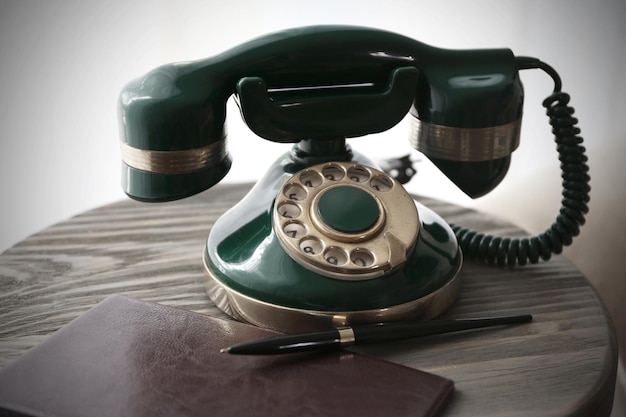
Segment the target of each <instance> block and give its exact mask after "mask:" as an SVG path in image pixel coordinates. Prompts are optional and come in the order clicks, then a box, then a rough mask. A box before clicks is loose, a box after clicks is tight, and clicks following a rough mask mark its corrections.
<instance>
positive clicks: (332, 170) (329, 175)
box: [322, 165, 345, 181]
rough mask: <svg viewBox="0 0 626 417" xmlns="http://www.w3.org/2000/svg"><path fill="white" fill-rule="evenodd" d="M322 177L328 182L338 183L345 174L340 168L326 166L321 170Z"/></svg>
mask: <svg viewBox="0 0 626 417" xmlns="http://www.w3.org/2000/svg"><path fill="white" fill-rule="evenodd" d="M322 175H323V176H324V177H325V178H326V179H328V180H330V181H339V180H341V179H342V178H343V177H344V176H345V173H344V171H343V169H341V167H340V166H337V165H326V166H325V167H324V168H322Z"/></svg>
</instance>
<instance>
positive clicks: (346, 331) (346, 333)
mask: <svg viewBox="0 0 626 417" xmlns="http://www.w3.org/2000/svg"><path fill="white" fill-rule="evenodd" d="M337 331H338V332H339V344H340V345H341V347H347V346H352V345H353V344H354V342H355V340H356V339H355V337H354V331H353V330H352V327H342V328H339V329H337Z"/></svg>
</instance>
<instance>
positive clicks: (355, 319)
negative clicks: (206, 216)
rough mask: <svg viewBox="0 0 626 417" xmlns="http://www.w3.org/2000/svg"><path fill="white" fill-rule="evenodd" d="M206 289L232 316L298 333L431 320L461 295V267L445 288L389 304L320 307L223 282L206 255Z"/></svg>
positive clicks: (282, 330)
mask: <svg viewBox="0 0 626 417" xmlns="http://www.w3.org/2000/svg"><path fill="white" fill-rule="evenodd" d="M203 264H204V272H205V278H206V283H205V284H206V291H207V294H208V295H209V298H211V300H212V301H213V302H214V303H215V305H216V306H217V307H218V308H219V309H220V310H222V311H224V312H225V313H226V314H228V315H230V316H231V317H233V318H235V319H237V320H241V321H243V322H246V323H250V324H253V325H255V326H259V327H263V328H267V329H272V330H276V331H280V332H283V333H295V332H302V331H314V330H322V329H328V328H331V327H342V326H348V325H355V324H374V323H381V322H390V321H398V320H429V319H432V318H435V317H437V316H438V315H440V314H442V313H443V312H444V311H446V310H447V309H448V308H449V307H450V305H452V304H453V303H454V301H455V300H456V299H457V297H458V295H459V292H460V287H461V280H460V278H459V276H458V272H459V270H460V267H461V262H459V264H458V269H457V270H456V271H455V272H454V273H453V274H452V278H451V279H450V280H449V281H448V282H446V283H445V284H444V285H443V286H442V287H441V288H439V289H437V290H435V291H433V292H431V293H430V294H427V295H425V296H423V297H421V298H418V299H415V300H412V301H409V302H406V303H402V304H398V305H393V306H389V307H385V308H377V309H369V310H355V311H316V310H309V309H299V308H293V307H287V306H281V305H278V304H272V303H269V302H266V301H262V300H258V299H255V298H253V297H250V296H247V295H244V294H242V293H241V292H239V291H236V290H235V289H233V288H231V287H229V286H228V285H226V284H225V283H223V282H221V281H220V280H219V279H218V278H217V277H216V276H215V274H214V273H213V272H212V270H211V268H210V267H209V266H208V260H207V251H206V250H205V251H204V256H203Z"/></svg>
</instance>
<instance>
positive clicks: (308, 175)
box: [300, 170, 323, 187]
mask: <svg viewBox="0 0 626 417" xmlns="http://www.w3.org/2000/svg"><path fill="white" fill-rule="evenodd" d="M300 182H301V183H302V184H304V185H306V186H307V187H318V186H320V185H321V184H322V182H323V179H322V176H321V174H320V173H319V172H317V171H309V170H307V171H304V172H303V173H302V174H300Z"/></svg>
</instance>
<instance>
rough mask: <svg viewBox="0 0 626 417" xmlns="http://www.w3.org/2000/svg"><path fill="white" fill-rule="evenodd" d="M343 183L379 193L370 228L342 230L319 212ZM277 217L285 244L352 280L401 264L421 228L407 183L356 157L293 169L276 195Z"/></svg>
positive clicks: (313, 266)
mask: <svg viewBox="0 0 626 417" xmlns="http://www.w3.org/2000/svg"><path fill="white" fill-rule="evenodd" d="M328 172H332V175H328ZM315 173H317V175H315ZM324 173H326V175H324ZM303 176H304V177H305V178H308V179H309V180H305V181H303V180H302V177H303ZM310 178H315V181H310ZM357 179H358V180H357ZM381 181H384V182H381ZM380 184H385V187H384V189H383V187H380V186H379V185H380ZM338 186H353V187H358V188H360V189H362V190H364V191H365V192H367V193H368V194H369V195H370V196H371V197H372V198H374V200H375V201H376V204H377V205H378V209H379V213H381V214H380V216H379V218H378V220H377V221H376V223H375V224H374V225H373V226H372V227H371V228H370V229H369V230H366V231H363V232H360V233H354V234H351V233H342V232H339V231H337V230H333V229H332V228H330V227H328V226H327V225H326V224H325V223H324V221H323V220H322V219H321V218H319V215H318V213H317V203H318V201H319V199H320V197H321V196H322V195H323V194H324V192H326V191H328V190H329V189H332V188H334V187H338ZM296 207H297V208H296ZM281 208H288V209H286V210H285V209H281ZM272 223H273V227H274V232H275V233H276V235H277V237H278V241H279V243H280V245H281V246H282V247H283V249H285V251H286V252H287V253H288V254H289V255H290V256H291V257H292V258H293V259H294V260H295V261H296V262H298V263H299V264H301V265H302V266H304V267H305V268H308V269H310V270H312V271H314V272H316V273H318V274H321V275H324V276H327V277H330V278H335V279H342V280H350V281H355V280H357V281H358V280H365V279H372V278H377V277H380V276H382V275H384V274H386V273H389V272H391V271H392V270H393V269H395V268H397V267H399V266H401V265H402V264H403V263H404V262H405V261H406V258H407V256H408V253H409V252H410V251H411V250H412V249H413V247H414V246H415V242H416V241H417V235H418V233H419V215H418V212H417V207H416V206H415V201H414V200H413V198H412V197H411V196H410V195H409V194H408V193H407V192H406V190H405V189H404V187H402V185H401V184H400V183H399V182H397V181H396V180H394V179H393V178H391V177H389V176H388V175H386V174H385V173H384V172H382V171H379V170H377V169H374V168H371V167H367V166H365V165H361V164H356V163H353V162H329V163H324V164H319V165H316V166H313V167H309V168H306V169H305V170H303V171H301V173H296V174H295V175H293V177H291V179H289V180H288V181H287V182H286V183H285V184H284V185H283V187H282V189H281V191H280V192H279V193H278V196H277V197H276V202H275V204H274V212H273V219H272ZM307 242H311V243H310V244H309V243H307ZM307 249H308V250H307Z"/></svg>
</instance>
